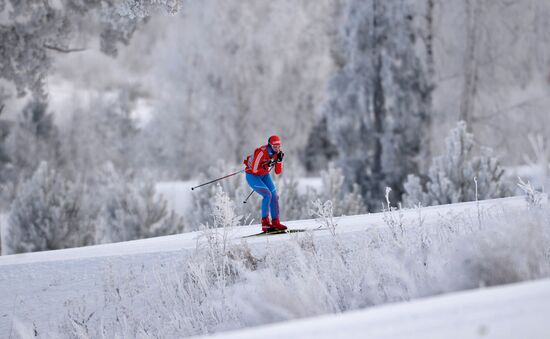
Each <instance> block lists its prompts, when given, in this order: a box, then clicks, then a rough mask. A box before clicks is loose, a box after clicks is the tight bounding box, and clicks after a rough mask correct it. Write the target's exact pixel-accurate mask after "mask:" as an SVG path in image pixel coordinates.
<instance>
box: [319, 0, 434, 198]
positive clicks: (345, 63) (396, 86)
mask: <svg viewBox="0 0 550 339" xmlns="http://www.w3.org/2000/svg"><path fill="white" fill-rule="evenodd" d="M415 15H416V13H415V6H414V3H412V2H409V1H405V0H402V1H395V2H385V1H378V0H371V1H350V2H349V3H348V7H347V8H346V10H345V14H344V17H343V20H344V25H343V27H342V30H341V33H340V35H339V36H338V37H337V41H336V43H335V46H336V47H335V52H334V60H335V62H336V64H337V65H338V67H339V72H338V74H337V75H336V76H335V77H334V79H333V80H332V81H331V84H330V92H329V95H330V97H331V99H330V101H329V104H328V106H327V110H326V117H327V122H328V129H329V135H330V136H331V139H332V142H333V143H334V144H335V145H336V146H337V148H338V154H339V158H340V159H339V165H340V166H342V168H343V170H344V174H345V178H346V184H347V185H346V186H347V187H348V188H351V187H352V185H353V184H354V183H357V184H358V185H359V186H360V188H361V193H362V194H363V196H364V197H365V198H366V201H367V203H368V204H369V206H370V207H371V208H374V207H376V206H378V205H379V202H380V201H381V199H382V198H383V196H384V189H385V187H386V186H390V187H392V188H393V190H392V192H394V194H395V195H396V196H395V197H393V198H392V201H395V200H399V199H400V198H401V194H402V192H403V182H404V181H405V177H406V175H407V174H408V173H417V171H418V161H419V156H420V155H421V154H422V152H423V147H426V148H427V147H428V145H427V143H426V142H425V135H427V131H428V130H429V109H430V105H431V103H430V100H431V91H432V86H431V85H430V82H429V79H426V76H425V74H426V72H425V70H424V69H425V65H424V64H423V63H422V62H421V58H420V57H421V55H419V54H418V52H417V50H421V49H422V48H423V46H420V44H421V41H420V40H419V39H417V38H416V35H417V34H418V32H417V28H416V27H415V26H414V18H415ZM419 47H421V48H419Z"/></svg>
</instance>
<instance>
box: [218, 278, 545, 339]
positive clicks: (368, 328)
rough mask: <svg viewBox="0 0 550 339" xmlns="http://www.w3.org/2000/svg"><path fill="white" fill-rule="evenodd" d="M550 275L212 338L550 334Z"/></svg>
mask: <svg viewBox="0 0 550 339" xmlns="http://www.w3.org/2000/svg"><path fill="white" fill-rule="evenodd" d="M548 300H550V279H545V280H539V281H535V282H526V283H518V284H513V285H507V286H501V287H493V288H487V289H480V290H475V291H466V292H457V293H450V294H448V295H444V296H438V297H431V298H426V299H421V300H416V301H412V302H405V303H396V304H390V305H383V306H379V307H373V308H370V309H366V310H360V311H351V312H348V313H344V314H337V315H325V316H320V317H315V318H309V319H301V320H295V321H289V322H286V323H279V324H272V325H265V326H259V327H257V328H252V329H245V330H240V331H235V332H226V333H221V334H218V335H214V336H211V337H209V338H225V339H249V338H250V339H252V338H262V339H270V338H273V339H279V338H286V339H293V338H295V339H336V338H342V339H344V338H391V339H399V338H403V339H404V338H422V339H429V338H433V339H440V338H445V339H465V338H485V339H503V338H529V339H547V338H550V323H548V316H549V315H550V303H549V302H548Z"/></svg>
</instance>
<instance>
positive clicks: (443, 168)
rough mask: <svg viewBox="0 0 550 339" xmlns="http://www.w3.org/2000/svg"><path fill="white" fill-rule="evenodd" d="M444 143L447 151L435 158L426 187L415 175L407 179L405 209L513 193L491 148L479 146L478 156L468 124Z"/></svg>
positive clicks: (451, 134) (454, 131) (461, 123)
mask: <svg viewBox="0 0 550 339" xmlns="http://www.w3.org/2000/svg"><path fill="white" fill-rule="evenodd" d="M445 142H446V152H445V154H443V155H440V156H437V157H435V158H434V159H433V161H432V164H431V166H430V168H429V171H428V178H427V182H426V183H425V184H424V187H421V186H422V185H421V183H420V179H419V178H418V177H416V176H415V175H409V176H408V177H407V181H406V182H405V184H404V186H405V188H406V194H405V195H404V198H403V200H404V203H405V205H406V206H409V207H410V206H414V205H415V204H418V203H421V204H423V205H440V204H450V203H456V202H464V201H474V200H477V199H480V200H483V199H489V198H499V197H503V196H506V195H508V194H509V193H510V190H509V188H508V187H507V185H506V183H504V181H503V174H504V169H502V167H501V166H500V163H499V161H498V159H497V158H495V157H493V156H492V151H491V149H490V148H487V147H480V148H479V149H477V152H478V153H479V154H478V155H476V149H474V148H475V146H476V145H475V142H474V136H473V135H472V134H470V133H468V132H467V129H466V123H465V122H463V121H460V122H459V123H458V125H457V127H456V128H454V129H453V130H452V131H451V133H450V135H449V137H447V138H446V139H445ZM474 178H476V180H477V187H478V189H477V193H478V195H477V196H476V188H475V186H476V183H475V182H474Z"/></svg>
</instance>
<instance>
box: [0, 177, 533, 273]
mask: <svg viewBox="0 0 550 339" xmlns="http://www.w3.org/2000/svg"><path fill="white" fill-rule="evenodd" d="M182 186H185V185H182ZM525 205H526V202H525V199H524V198H523V197H511V198H501V199H492V200H483V201H480V202H479V207H480V208H483V209H484V210H485V211H492V210H502V209H509V208H518V209H519V208H521V207H524V206H525ZM477 206H478V205H477V203H475V202H465V203H459V204H452V205H439V206H430V207H425V208H422V209H421V210H419V211H418V210H408V211H407V212H406V213H405V219H407V218H411V219H414V218H416V217H417V215H418V213H419V212H420V213H422V216H423V217H424V218H425V219H426V220H429V219H432V220H436V219H437V217H439V216H444V215H448V216H451V217H452V216H453V215H459V214H463V215H473V214H474V212H475V211H476V209H477ZM383 218H384V215H383V213H371V214H363V215H354V216H343V217H339V218H336V222H337V224H338V231H339V233H340V234H345V233H353V232H361V231H364V230H365V229H367V228H379V227H386V226H385V224H384V221H383ZM285 225H287V226H288V228H289V229H316V228H318V227H319V226H320V225H319V223H318V221H317V220H315V219H306V220H296V221H286V222H285ZM235 226H236V227H235V228H234V229H233V230H232V237H233V238H239V237H243V236H247V235H251V234H254V233H258V232H259V231H260V228H261V227H260V226H259V225H251V226H238V225H235ZM318 233H319V234H321V235H323V234H328V231H325V230H322V231H320V232H318ZM198 236H199V232H190V233H183V234H178V235H170V236H163V237H156V238H150V239H142V240H133V241H126V242H121V243H113V244H103V245H94V246H87V247H80V248H69V249H63V250H55V251H42V252H32V253H20V254H12V255H6V256H1V257H0V267H1V266H6V265H21V264H32V263H44V262H56V261H67V260H82V259H89V258H102V257H117V256H125V255H135V254H145V253H152V254H156V253H160V252H176V251H181V250H193V249H194V248H195V246H196V244H197V237H198ZM289 236H290V235H283V236H277V237H271V238H270V240H271V241H284V240H285V238H287V237H289ZM247 241H248V242H249V243H262V242H264V241H265V240H264V239H263V238H248V240H247ZM0 274H1V273H0Z"/></svg>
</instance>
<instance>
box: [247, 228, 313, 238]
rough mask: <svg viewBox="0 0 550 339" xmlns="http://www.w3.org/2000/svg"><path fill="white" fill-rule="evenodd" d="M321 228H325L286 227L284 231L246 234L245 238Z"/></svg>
mask: <svg viewBox="0 0 550 339" xmlns="http://www.w3.org/2000/svg"><path fill="white" fill-rule="evenodd" d="M320 230H323V228H310V229H305V228H294V229H286V230H284V231H279V230H275V231H270V232H260V233H256V234H251V235H245V236H244V237H243V238H251V237H261V236H268V235H276V234H291V233H301V232H306V231H320Z"/></svg>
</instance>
